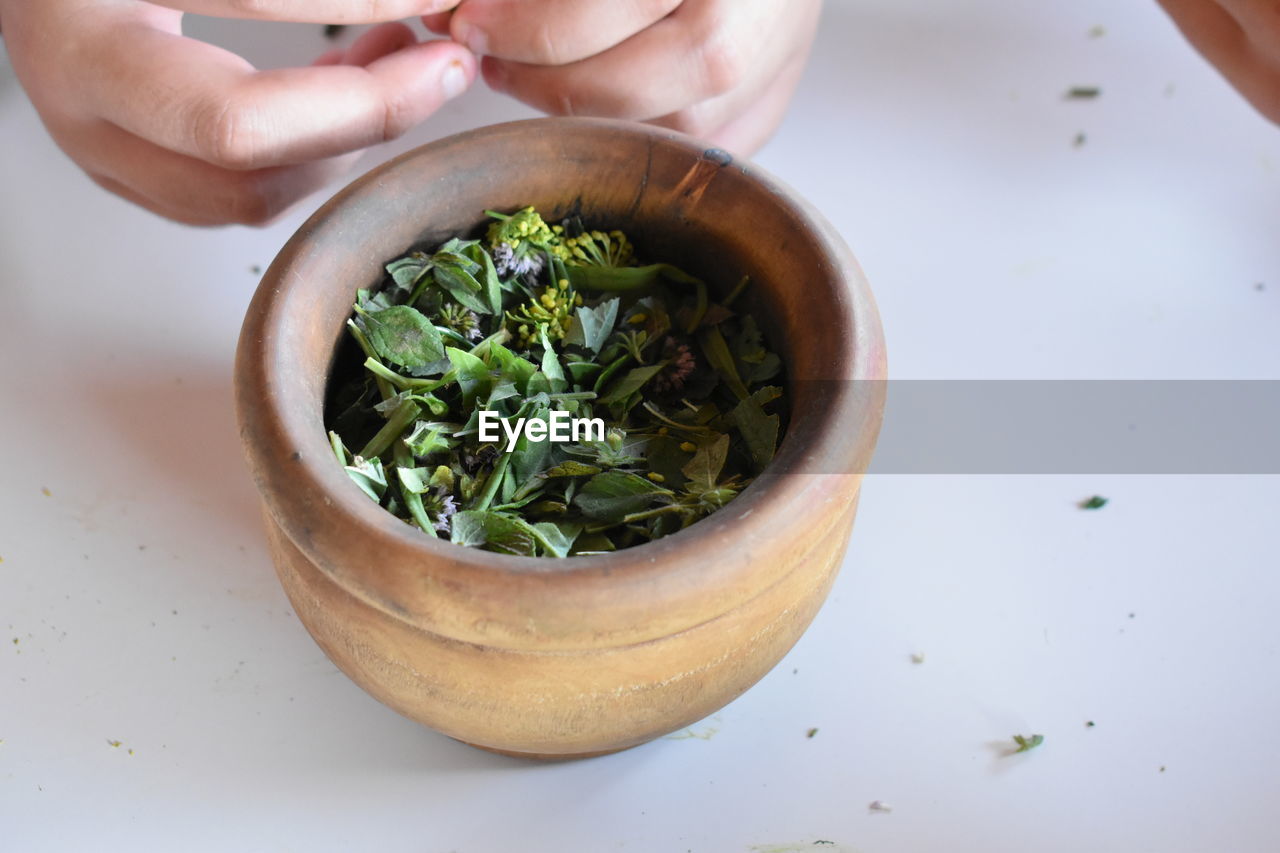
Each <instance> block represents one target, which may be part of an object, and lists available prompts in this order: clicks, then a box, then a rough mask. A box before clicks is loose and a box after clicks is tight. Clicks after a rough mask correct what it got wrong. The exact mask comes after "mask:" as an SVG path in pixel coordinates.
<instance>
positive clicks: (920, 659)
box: [911, 652, 924, 664]
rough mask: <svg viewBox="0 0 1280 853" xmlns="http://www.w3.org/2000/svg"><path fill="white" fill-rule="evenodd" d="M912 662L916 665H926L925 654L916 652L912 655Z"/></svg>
mask: <svg viewBox="0 0 1280 853" xmlns="http://www.w3.org/2000/svg"><path fill="white" fill-rule="evenodd" d="M911 662H912V663H914V664H921V663H924V652H914V653H912V655H911Z"/></svg>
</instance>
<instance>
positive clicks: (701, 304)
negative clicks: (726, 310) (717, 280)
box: [685, 282, 707, 335]
mask: <svg viewBox="0 0 1280 853" xmlns="http://www.w3.org/2000/svg"><path fill="white" fill-rule="evenodd" d="M697 288H698V290H697V300H698V301H697V302H696V303H695V304H694V308H693V316H692V317H690V318H689V325H688V326H686V327H685V333H686V334H690V335H692V334H693V333H694V332H696V331H697V330H698V327H699V326H701V325H702V318H703V317H705V316H707V286H706V285H705V284H703V283H702V282H698V284H697Z"/></svg>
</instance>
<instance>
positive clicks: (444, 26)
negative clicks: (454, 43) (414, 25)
mask: <svg viewBox="0 0 1280 853" xmlns="http://www.w3.org/2000/svg"><path fill="white" fill-rule="evenodd" d="M452 17H453V13H452V12H436V13H435V14H432V15H423V16H422V25H423V26H424V27H426V28H427V29H428V30H429V31H430V32H433V33H435V34H436V35H438V36H447V35H448V34H449V19H450V18H452Z"/></svg>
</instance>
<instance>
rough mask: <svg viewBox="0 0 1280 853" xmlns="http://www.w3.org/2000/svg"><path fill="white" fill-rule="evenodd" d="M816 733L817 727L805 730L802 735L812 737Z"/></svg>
mask: <svg viewBox="0 0 1280 853" xmlns="http://www.w3.org/2000/svg"><path fill="white" fill-rule="evenodd" d="M817 733H818V730H817V729H809V731H807V732H805V733H804V736H805V737H807V738H812V737H813V736H814V735H816V734H817Z"/></svg>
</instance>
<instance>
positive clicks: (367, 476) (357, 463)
mask: <svg viewBox="0 0 1280 853" xmlns="http://www.w3.org/2000/svg"><path fill="white" fill-rule="evenodd" d="M345 468H346V472H347V474H348V475H349V476H350V477H351V479H352V481H354V482H355V484H356V485H357V486H359V487H360V489H361V491H363V492H364V493H365V494H366V495H368V496H369V497H370V498H372V499H373V501H374V503H381V501H382V496H383V495H385V494H386V493H387V473H386V471H384V470H383V468H382V460H381V459H378V458H377V457H374V458H373V459H364V458H362V457H360V456H357V457H356V458H355V459H354V460H352V464H351V465H347V466H345Z"/></svg>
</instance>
